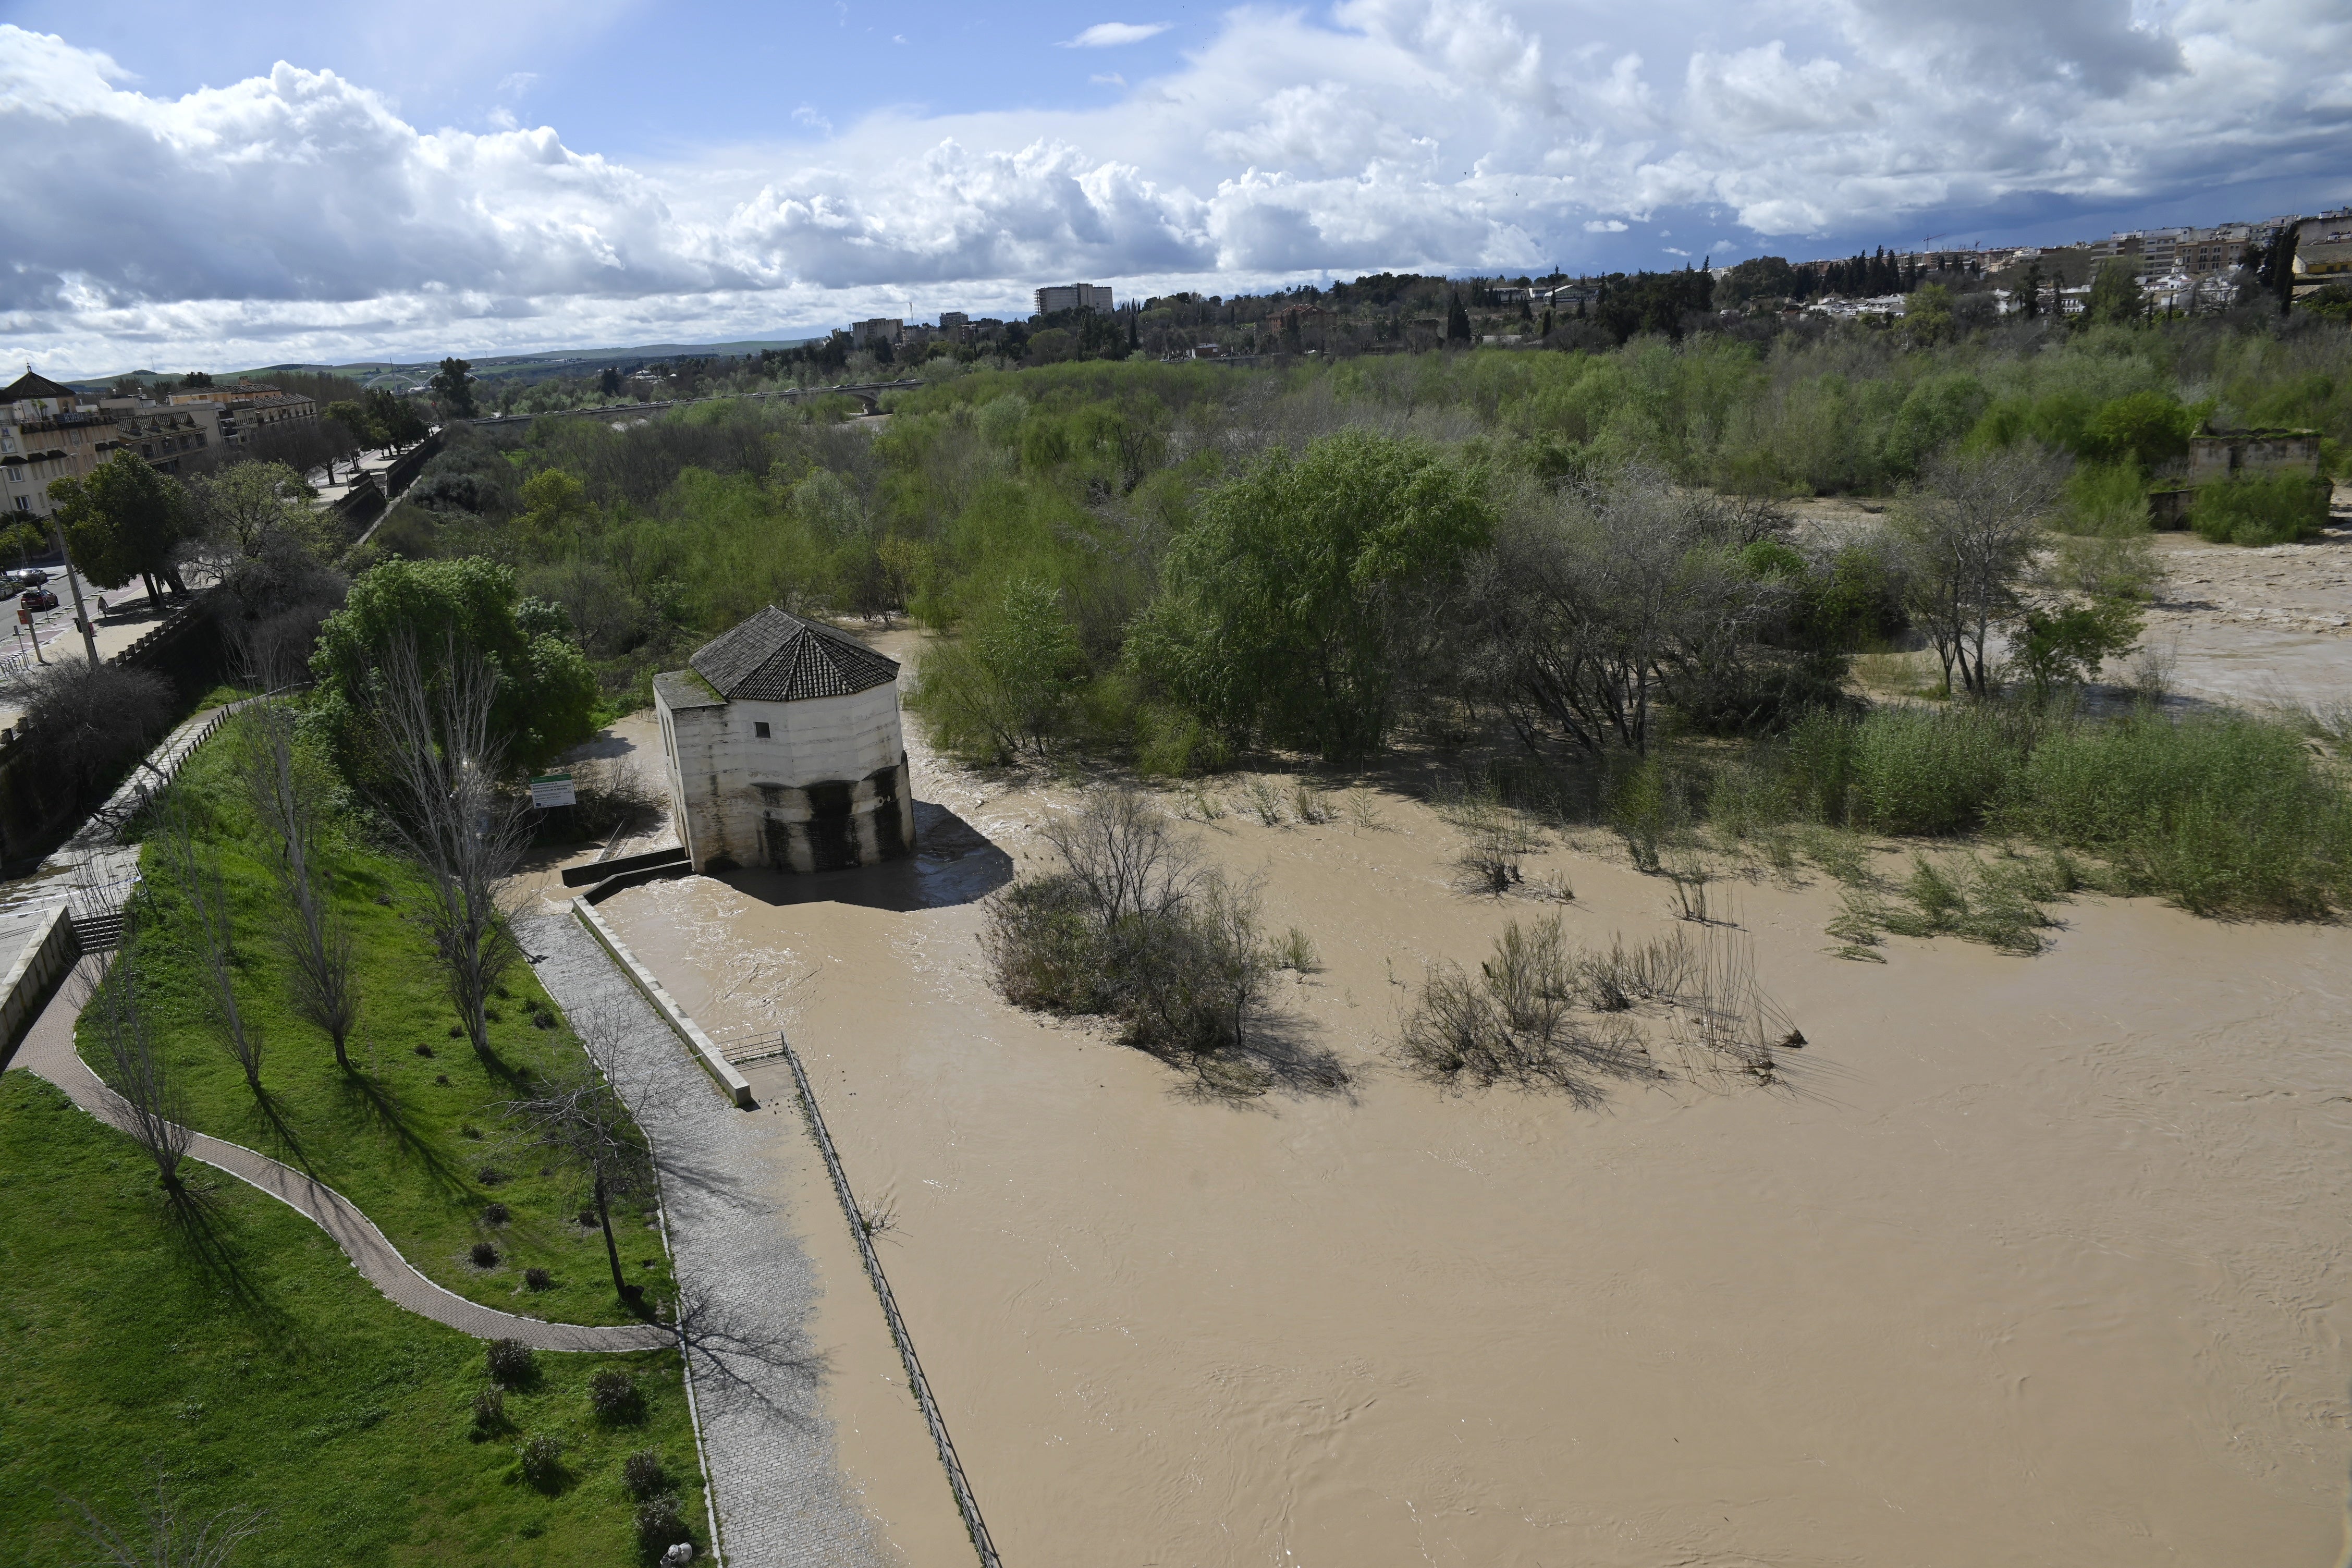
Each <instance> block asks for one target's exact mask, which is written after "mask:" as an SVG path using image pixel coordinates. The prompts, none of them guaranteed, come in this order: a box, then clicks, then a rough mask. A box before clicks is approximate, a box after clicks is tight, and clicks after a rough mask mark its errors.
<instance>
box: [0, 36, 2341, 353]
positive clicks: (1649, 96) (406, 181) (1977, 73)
mask: <svg viewBox="0 0 2352 1568" xmlns="http://www.w3.org/2000/svg"><path fill="white" fill-rule="evenodd" d="M1160 30H1161V25H1160V24H1137V23H1104V24H1098V25H1097V26H1094V27H1090V28H1088V29H1087V31H1086V32H1084V33H1081V34H1080V35H1078V37H1076V38H1073V39H1071V40H1069V41H1070V43H1071V44H1073V45H1080V44H1086V45H1087V46H1088V47H1102V46H1104V45H1107V44H1109V43H1116V42H1119V41H1129V42H1132V41H1134V40H1135V38H1137V37H1144V36H1150V35H1151V34H1154V33H1156V32H1158V31H1160ZM2346 58H2352V12H2347V10H2346V9H2345V8H2344V7H2342V6H2341V5H2340V4H2330V3H2329V0H2168V4H2166V5H2163V6H2161V7H2157V6H2152V5H2146V4H2134V3H2133V0H2074V3H2071V4H2069V3H2066V0H1984V4H1982V5H1977V6H1974V7H1953V6H1950V5H1945V4H1941V3H1940V0H1826V3H1825V4H1824V5H1822V6H1820V7H1814V8H1811V10H1810V11H1809V12H1808V13H1807V15H1806V16H1805V18H1804V19H1803V25H1802V26H1798V25H1797V21H1796V19H1795V18H1794V17H1793V16H1792V14H1791V13H1788V12H1785V11H1781V10H1759V11H1758V12H1756V13H1754V14H1753V15H1752V16H1748V17H1747V18H1745V19H1743V17H1742V16H1739V15H1738V14H1732V13H1727V12H1725V11H1724V10H1723V9H1722V8H1721V7H1720V6H1717V5H1706V4H1704V3H1703V0H1655V3H1654V5H1651V6H1646V7H1642V8H1639V9H1628V10H1622V11H1619V12H1612V13H1610V14H1608V15H1607V16H1601V14H1599V13H1595V12H1592V11H1590V10H1587V9H1582V8H1577V9H1570V7H1568V6H1567V5H1564V4H1559V3H1538V0H1339V3H1338V4H1337V5H1335V6H1334V7H1333V8H1332V9H1330V10H1328V12H1324V13H1321V14H1308V13H1304V12H1299V11H1274V10H1269V9H1250V8H1244V9H1238V10H1234V11H1232V12H1229V13H1227V14H1226V15H1224V16H1223V18H1222V19H1221V21H1220V22H1219V23H1218V25H1217V26H1216V28H1215V30H1214V31H1213V33H1210V34H1209V35H1207V36H1206V37H1204V38H1203V40H1202V42H1201V44H1200V45H1199V47H1197V48H1196V49H1194V50H1192V51H1191V52H1190V53H1188V54H1187V55H1185V56H1184V57H1183V58H1182V59H1181V61H1180V62H1179V63H1178V64H1176V65H1175V66H1173V67H1171V68H1169V69H1168V70H1166V71H1165V72H1164V73H1163V74H1160V75H1156V76H1149V77H1135V78H1133V79H1132V81H1131V85H1128V84H1114V85H1119V86H1120V87H1121V90H1119V91H1118V92H1117V93H1116V94H1115V95H1098V96H1099V97H1101V98H1107V99H1108V101H1097V102H1092V103H1091V104H1090V105H1089V106H1087V107H1082V108H1066V109H1035V110H1030V109H1019V110H1013V109H1007V110H994V111H987V112H967V113H958V114H947V115H940V114H928V113H924V112H920V111H917V110H881V111H877V112H874V113H870V114H867V115H866V116H864V117H862V118H860V119H858V120H856V121H850V122H845V123H844V124H842V125H841V126H840V127H839V128H838V130H837V131H836V128H835V126H834V125H832V124H831V123H830V122H828V121H826V120H825V119H824V117H823V116H822V115H820V114H818V113H817V111H816V110H814V109H813V108H808V107H806V106H803V107H802V108H800V109H797V110H787V109H783V108H782V107H781V106H780V107H779V108H778V109H777V110H776V120H775V123H776V125H777V128H778V130H777V134H778V140H776V141H774V142H771V143H767V144H761V145H752V146H742V145H735V146H730V147H727V148H725V149H723V150H718V149H714V150H713V151H712V152H710V153H709V154H708V156H706V157H701V158H697V157H696V156H694V155H692V154H690V153H689V154H688V155H684V156H681V157H680V158H679V159H678V160H677V161H676V162H673V163H660V164H655V163H635V164H633V163H623V162H620V161H616V160H614V159H611V158H608V157H605V156H604V155H602V154H600V153H597V152H596V151H595V150H594V147H593V133H594V127H593V126H572V125H566V126H562V127H550V126H544V125H541V126H537V127H532V126H528V125H525V124H523V123H521V122H520V120H518V119H517V118H516V115H515V112H514V111H512V110H506V109H504V106H501V108H500V110H499V111H497V112H496V113H495V114H494V117H493V118H491V119H489V120H488V121H487V124H488V127H489V128H488V129H486V130H484V131H482V132H478V133H477V132H467V131H458V130H448V129H427V128H424V127H420V126H418V125H415V124H413V123H411V122H409V121H407V120H406V119H404V117H403V116H402V114H401V113H400V112H399V110H398V109H397V107H396V105H395V104H394V101H393V100H391V99H389V98H388V97H386V96H385V95H384V94H383V93H382V92H380V91H378V90H376V89H374V88H373V87H372V86H371V85H370V84H369V83H367V82H364V81H355V80H352V79H348V78H346V77H343V76H341V75H338V74H336V73H334V72H332V71H327V70H318V69H310V68H304V67H303V66H302V65H301V64H299V63H295V62H289V63H280V64H278V65H277V66H275V67H273V68H271V69H270V70H269V71H268V73H266V74H263V75H257V76H254V77H251V78H248V79H245V80H242V81H236V82H233V83H230V84H228V85H226V86H221V87H216V88H207V89H203V90H200V91H196V92H192V93H188V94H186V95H184V96H182V97H177V98H173V97H169V96H163V95H157V94H152V93H149V92H146V91H142V90H141V89H140V88H139V86H138V84H137V83H135V82H132V81H131V80H129V79H127V78H126V77H125V76H124V74H123V73H122V72H121V70H120V69H119V68H117V67H116V66H115V64H114V62H112V61H111V60H110V59H109V58H107V57H106V56H105V55H104V54H102V53H100V52H98V51H96V50H93V49H89V48H85V47H79V46H77V45H76V44H74V43H71V42H68V41H66V40H62V39H58V38H55V37H45V36H42V35H38V34H34V33H30V32H26V31H24V30H22V29H19V28H16V27H13V26H5V25H0V144H5V146H6V147H7V148H8V149H9V153H10V155H11V168H12V171H13V175H14V178H13V181H12V184H11V186H10V197H9V200H10V206H9V212H10V216H11V218H12V219H13V221H10V222H8V223H7V224H6V226H5V234H6V236H7V244H6V245H5V247H0V357H5V358H6V359H8V360H10V361H16V362H21V361H22V360H24V359H26V358H27V357H31V358H35V359H37V360H39V361H40V362H42V363H43V364H44V367H45V368H55V369H57V370H59V371H61V372H63V373H65V374H92V373H97V372H103V371H110V370H115V369H119V368H123V367H124V366H126V365H129V364H131V363H157V364H168V365H175V366H177V367H178V368H187V367H188V366H190V365H195V364H201V363H215V364H234V363H269V362H272V361H277V360H289V359H336V358H355V357H359V356H361V355H362V354H367V355H373V354H381V353H414V354H415V355H417V356H419V357H423V356H425V355H427V354H431V353H440V352H444V351H457V352H466V353H485V352H496V351H498V350H500V349H521V348H530V347H539V346H552V345H557V344H564V343H570V344H576V345H583V346H585V345H589V344H595V343H604V342H633V341H634V342H652V341H694V340H696V339H703V340H706V341H707V340H709V339H714V338H722V337H734V336H742V335H759V336H784V335H796V334H797V333H799V332H802V331H810V330H814V329H822V328H824V327H829V326H832V325H835V324H838V323H839V322H841V321H845V320H848V319H852V318H854V317H856V316H860V315H869V314H873V313H875V311H876V310H881V309H885V308H887V310H888V311H889V312H890V313H897V312H898V311H900V310H905V309H906V308H907V302H908V298H909V297H910V295H911V296H912V297H913V298H914V300H916V309H917V310H918V312H919V313H922V312H926V311H929V310H937V309H940V308H948V309H971V310H975V311H979V312H989V311H1007V310H1020V309H1021V308H1022V305H1021V301H1022V300H1024V298H1025V296H1026V294H1027V291H1028V289H1031V288H1033V287H1034V285H1035V284H1036V283H1037V282H1038V281H1041V280H1045V279H1067V278H1070V277H1087V278H1093V279H1099V280H1103V281H1108V282H1112V283H1114V284H1118V285H1119V286H1120V287H1121V292H1122V293H1123V294H1125V293H1129V292H1138V291H1153V290H1164V289H1171V288H1184V287H1205V288H1209V289H1213V290H1216V291H1221V292H1232V291H1234V289H1237V288H1243V287H1250V286H1255V285H1258V284H1262V283H1267V282H1272V281H1276V280H1281V279H1289V278H1295V277H1298V276H1301V275H1307V276H1313V275H1318V274H1321V273H1325V272H1338V273H1340V274H1343V275H1345V274H1349V273H1351V272H1353V271H1356V270H1360V269H1374V270H1377V269H1382V268H1415V269H1423V270H1435V269H1467V268H1489V269H1492V268H1507V269H1508V270H1510V271H1512V272H1515V273H1516V272H1518V271H1523V270H1538V269H1542V268H1547V267H1549V265H1551V264H1552V263H1554V262H1556V261H1557V262H1562V263H1565V264H1566V265H1568V266H1570V267H1571V268H1574V267H1577V266H1579V265H1580V264H1583V263H1585V262H1587V261H1589V260H1592V259H1607V258H1626V259H1624V260H1623V261H1622V262H1621V264H1640V263H1641V262H1642V261H1643V260H1655V259H1658V255H1657V253H1656V252H1655V251H1644V250H1643V249H1641V247H1642V246H1643V245H1645V244H1651V245H1654V244H1655V243H1657V242H1658V239H1659V237H1662V235H1661V232H1660V231H1656V230H1651V229H1649V228H1647V226H1649V225H1652V224H1671V225H1672V226H1675V227H1677V228H1680V229H1682V230H1683V231H1684V232H1685V233H1694V232H1696V233H1706V234H1708V235H1710V236H1716V235H1723V234H1726V233H1735V235H1736V237H1737V238H1738V241H1739V243H1740V246H1741V247H1743V248H1741V249H1738V250H1735V248H1734V247H1733V246H1732V245H1731V244H1728V243H1725V244H1716V245H1714V246H1713V247H1712V254H1714V255H1715V256H1717V258H1723V257H1725V256H1727V255H1735V256H1736V255H1737V254H1753V253H1755V252H1756V251H1759V250H1764V249H1771V250H1777V251H1781V252H1784V253H1787V254H1790V255H1798V256H1801V255H1806V254H1814V253H1818V252H1819V251H1821V250H1823V249H1827V248H1830V247H1832V245H1842V244H1843V243H1845V242H1846V241H1847V240H1848V239H1849V238H1863V237H1869V238H1870V239H1871V240H1892V239H1893V238H1895V237H1896V236H1898V235H1903V236H1907V235H1909V234H1911V233H1913V232H1915V229H1916V228H1924V227H1927V226H1934V227H1937V229H1939V230H1941V229H1942V228H1943V227H1944V224H1943V222H1942V221H1937V222H1935V223H1933V224H1930V223H1929V222H1928V221H1927V220H1928V219H1929V218H1930V217H1933V216H1937V215H1948V214H1952V213H1955V212H1959V213H1977V214H1990V213H1997V212H2000V211H2002V210H2007V209H2009V208H2011V207H2016V208H2023V209H2031V210H2034V211H2037V212H2044V213H2046V212H2050V211H2053V210H2054V211H2061V212H2063V211H2064V210H2066V209H2067V208H2068V207H2069V205H2072V206H2073V207H2074V208H2078V209H2084V210H2094V209H2095V208H2097V207H2098V206H2100V205H2106V206H2115V205H2120V204H2125V203H2140V204H2154V203H2159V202H2164V201H2168V200H2171V199H2175V198H2182V197H2194V196H2200V195H2209V194H2210V193H2212V192H2216V191H2221V190H2223V189H2225V188H2226V187H2227V186H2229V185H2230V184H2232V183H2233V182H2236V181H2240V180H2242V179H2243V178H2245V177H2246V176H2247V175H2248V174H2250V173H2254V172H2258V173H2260V174H2262V175H2263V176H2265V177H2269V178H2288V179H2294V178H2301V179H2303V180H2305V181H2306V182H2308V184H2309V185H2310V200H2311V202H2312V203H2313V204H2316V203H2318V202H2322V201H2342V200H2344V199H2345V198H2346V196H2347V195H2352V187H2347V172H2346V169H2345V165H2344V163H2343V159H2342V156H2341V154H2342V149H2343V147H2344V145H2345V138H2346V135H2347V126H2352V85H2347V82H2352V78H2347V74H2346V72H2345V71H2344V69H2343V67H2342V63H2341V62H2342V61H2343V60H2345V59H2346ZM527 85H528V84H526V83H524V82H522V81H521V80H520V79H514V80H512V81H510V82H509V84H507V86H506V90H505V93H504V94H503V95H502V96H505V97H507V98H508V99H509V100H517V99H520V98H521V97H522V96H523V95H524V89H525V88H526V86H527ZM786 101H790V100H786ZM2208 205H2210V202H2209V204H2208ZM1915 215H1916V216H1917V217H1918V219H1919V221H1918V222H1917V223H1916V225H1915V222H1914V218H1915ZM2248 216H2267V214H2252V215H2248ZM1637 225H1639V226H1644V227H1643V229H1642V230H1641V231H1640V232H1637V231H1636V227H1635V226H1637ZM1955 226H1957V224H1955ZM2086 227H2088V226H2087V225H2086ZM1621 237H1622V238H1621Z"/></svg>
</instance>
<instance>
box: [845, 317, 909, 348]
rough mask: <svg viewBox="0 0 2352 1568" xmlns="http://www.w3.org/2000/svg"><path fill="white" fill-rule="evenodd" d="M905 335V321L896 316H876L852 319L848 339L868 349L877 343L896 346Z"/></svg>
mask: <svg viewBox="0 0 2352 1568" xmlns="http://www.w3.org/2000/svg"><path fill="white" fill-rule="evenodd" d="M906 335H907V323H906V322H905V321H904V320H902V319H901V318H899V317H897V316H876V317H874V318H873V319H872V320H871V321H853V322H851V323H850V327H849V337H850V341H851V342H854V343H856V345H857V346H858V347H859V348H861V349H870V348H872V347H873V346H874V345H875V344H877V343H888V344H890V345H891V346H893V347H896V346H897V345H898V341H899V340H900V339H902V338H904V337H905V336H906Z"/></svg>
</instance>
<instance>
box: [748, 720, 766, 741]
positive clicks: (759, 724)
mask: <svg viewBox="0 0 2352 1568" xmlns="http://www.w3.org/2000/svg"><path fill="white" fill-rule="evenodd" d="M751 733H753V734H754V735H757V736H758V737H760V739H761V740H762V741H764V740H766V739H767V738H768V721H766V720H764V719H754V720H752V721H751Z"/></svg>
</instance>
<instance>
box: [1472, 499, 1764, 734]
mask: <svg viewBox="0 0 2352 1568" xmlns="http://www.w3.org/2000/svg"><path fill="white" fill-rule="evenodd" d="M1784 522H1785V519H1783V518H1781V517H1780V516H1779V515H1778V514H1776V513H1774V512H1771V511H1769V510H1759V509H1758V508H1755V507H1753V506H1747V505H1741V504H1738V503H1729V502H1725V501H1722V500H1717V499H1715V498H1712V497H1707V496H1703V495H1696V494H1691V493H1687V492H1685V491H1681V490H1677V489H1675V488H1674V487H1673V485H1672V484H1671V483H1670V482H1669V480H1668V479H1667V478H1666V476H1665V475H1664V474H1662V473H1659V472H1657V471H1655V470H1653V469H1648V468H1638V467H1637V468H1628V469H1626V470H1625V471H1623V472H1622V473H1621V474H1619V475H1617V476H1616V477H1615V478H1613V479H1611V480H1610V481H1608V482H1606V483H1603V484H1595V485H1591V486H1588V487H1584V488H1582V489H1574V490H1570V491H1569V492H1567V493H1566V494H1564V495H1562V496H1560V497H1559V498H1558V499H1557V500H1546V501H1543V502H1540V503H1538V504H1536V505H1533V506H1531V507H1528V508H1527V509H1525V510H1522V511H1521V512H1520V513H1519V514H1518V515H1517V516H1515V517H1513V518H1511V519H1510V520H1508V521H1507V524H1506V526H1505V528H1504V529H1503V531H1502V532H1501V534H1500V535H1499V537H1498V538H1497V540H1496V548H1495V551H1494V552H1493V554H1492V555H1491V557H1490V558H1489V559H1488V561H1487V562H1486V564H1485V566H1484V568H1483V571H1482V573H1481V574H1480V575H1479V577H1478V578H1477V579H1476V580H1475V581H1474V582H1473V583H1472V584H1471V592H1470V595H1468V599H1467V603H1469V604H1470V605H1473V606H1475V612H1476V615H1477V616H1478V619H1479V623H1480V624H1479V625H1478V626H1477V627H1476V637H1475V641H1476V645H1477V647H1478V650H1479V651H1478V653H1477V655H1476V657H1475V661H1474V662H1475V666H1476V668H1475V672H1474V674H1473V677H1472V683H1473V688H1474V690H1475V691H1476V692H1477V693H1478V695H1479V696H1480V697H1481V699H1482V700H1486V701H1492V702H1494V703H1496V705H1497V706H1498V707H1499V708H1500V709H1501V710H1502V713H1503V716H1504V717H1505V719H1506V720H1507V721H1508V722H1509V723H1510V724H1511V726H1512V728H1513V729H1514V730H1515V731H1517V733H1518V735H1519V737H1520V739H1521V740H1522V741H1524V742H1527V743H1528V745H1530V746H1533V745H1535V744H1536V743H1537V741H1538V737H1539V736H1540V735H1542V734H1545V733H1549V732H1552V731H1557V732H1559V733H1560V734H1562V735H1564V736H1565V737H1566V738H1567V739H1568V741H1569V742H1570V743H1571V744H1573V745H1575V746H1577V747H1578V748H1579V749H1580V750H1583V751H1587V752H1601V751H1603V750H1606V749H1607V748H1609V747H1610V746H1612V745H1617V746H1622V747H1624V748H1626V749H1627V750H1629V751H1633V752H1646V751H1647V750H1648V749H1649V742H1650V734H1651V728H1652V723H1653V720H1654V710H1655V708H1656V705H1657V703H1658V702H1659V700H1661V699H1662V697H1663V696H1664V695H1665V694H1666V692H1667V691H1668V689H1669V688H1670V687H1671V686H1672V685H1673V684H1674V683H1675V682H1676V681H1677V680H1681V679H1695V678H1697V677H1700V676H1703V675H1705V674H1706V673H1708V672H1709V671H1710V670H1712V669H1715V668H1718V667H1720V666H1721V665H1722V664H1723V663H1724V662H1725V661H1727V660H1728V659H1731V658H1737V657H1738V654H1739V651H1740V649H1741V648H1742V647H1744V646H1745V645H1746V644H1747V643H1748V641H1750V640H1752V637H1753V633H1754V629H1755V627H1756V626H1757V625H1758V624H1759V622H1761V621H1762V620H1764V619H1765V618H1766V617H1767V616H1769V613H1770V612H1771V610H1772V608H1773V606H1774V604H1775V601H1776V597H1777V596H1778V595H1780V592H1781V590H1780V589H1778V588H1776V587H1774V586H1773V585H1772V584H1767V583H1761V582H1759V581H1757V580H1756V579H1754V578H1753V577H1751V576H1749V575H1748V574H1745V573H1742V572H1740V571H1739V570H1738V567H1737V563H1736V552H1737V551H1738V549H1739V548H1740V547H1741V546H1743V545H1746V544H1748V543H1750V542H1754V541H1755V540H1756V539H1759V538H1762V537H1765V536H1766V535H1768V534H1769V533H1771V532H1773V531H1777V530H1778V529H1779V528H1780V526H1782V524H1783V523H1784Z"/></svg>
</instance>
